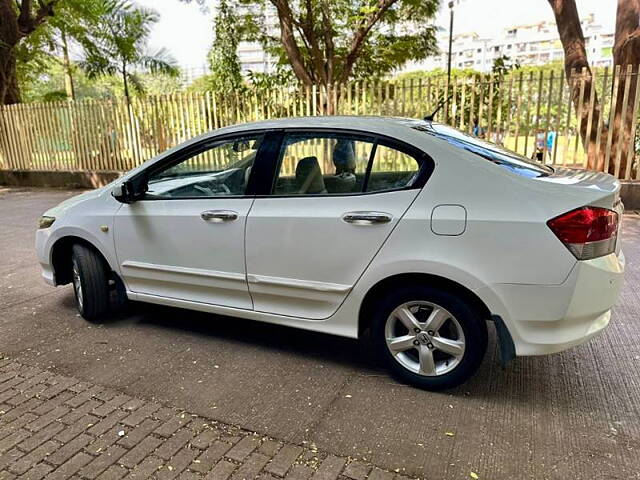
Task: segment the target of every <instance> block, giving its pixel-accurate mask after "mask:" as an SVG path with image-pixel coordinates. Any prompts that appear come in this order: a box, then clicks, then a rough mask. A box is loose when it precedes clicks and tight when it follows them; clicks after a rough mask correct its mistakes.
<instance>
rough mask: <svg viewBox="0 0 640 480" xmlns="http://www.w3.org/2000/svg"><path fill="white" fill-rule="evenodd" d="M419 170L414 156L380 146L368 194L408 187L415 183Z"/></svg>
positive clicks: (372, 168) (373, 166) (370, 177)
mask: <svg viewBox="0 0 640 480" xmlns="http://www.w3.org/2000/svg"><path fill="white" fill-rule="evenodd" d="M419 170H420V164H419V163H418V161H417V160H416V159H415V158H414V157H413V156H411V155H409V154H407V153H404V152H401V151H400V150H396V149H395V148H391V147H387V146H386V145H382V144H379V145H378V146H377V147H376V153H375V156H374V157H373V165H372V166H371V174H370V176H369V181H368V182H367V192H377V191H383V190H396V189H399V188H404V187H408V186H410V185H411V184H412V183H413V182H414V180H415V178H416V176H417V175H418V172H419Z"/></svg>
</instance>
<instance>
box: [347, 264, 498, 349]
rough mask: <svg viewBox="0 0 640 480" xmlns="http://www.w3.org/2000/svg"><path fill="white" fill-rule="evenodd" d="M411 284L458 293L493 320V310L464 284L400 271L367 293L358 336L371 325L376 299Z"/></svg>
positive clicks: (361, 312) (363, 301)
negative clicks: (389, 291)
mask: <svg viewBox="0 0 640 480" xmlns="http://www.w3.org/2000/svg"><path fill="white" fill-rule="evenodd" d="M409 284H414V285H415V284H421V285H428V286H431V287H437V288H442V289H446V290H447V291H450V292H454V293H457V294H458V295H460V296H461V297H462V298H463V299H465V300H466V301H467V302H469V304H470V305H471V306H472V307H473V308H474V309H476V310H477V311H478V312H480V314H481V315H482V318H484V319H485V320H491V310H490V309H489V307H488V306H487V305H486V303H485V302H484V301H482V299H480V297H479V296H478V295H476V294H475V293H474V292H473V291H472V290H470V289H469V288H467V287H465V286H464V285H462V284H460V283H458V282H456V281H454V280H450V279H448V278H445V277H442V276H440V275H433V274H428V273H420V272H415V273H400V274H396V275H391V276H389V277H386V278H384V279H382V280H380V281H378V282H377V283H376V284H374V285H373V286H372V287H371V288H370V289H369V290H368V291H367V293H366V294H365V296H364V298H363V300H362V302H361V304H360V312H359V315H358V337H359V338H362V337H363V335H364V333H365V332H366V331H367V330H368V328H369V326H370V325H371V317H372V315H371V310H372V308H373V307H374V306H375V303H376V300H377V299H378V298H380V297H381V296H382V295H383V294H384V292H385V291H388V290H390V289H394V288H398V287H400V286H405V285H409Z"/></svg>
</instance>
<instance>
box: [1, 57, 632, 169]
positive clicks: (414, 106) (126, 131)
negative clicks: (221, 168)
mask: <svg viewBox="0 0 640 480" xmlns="http://www.w3.org/2000/svg"><path fill="white" fill-rule="evenodd" d="M637 71H638V69H637V68H632V67H631V66H629V67H627V68H621V67H616V68H615V69H614V70H610V69H602V70H598V72H597V73H596V74H594V76H593V78H594V81H593V82H591V83H589V82H587V81H586V80H587V75H586V73H585V72H572V74H571V75H570V81H571V82H572V84H575V85H576V88H577V89H579V91H580V92H581V93H582V94H583V95H581V97H580V98H581V100H580V101H579V102H578V104H577V105H574V103H573V102H572V101H571V92H570V88H569V86H568V82H567V78H566V76H565V74H564V72H562V71H539V72H535V73H534V72H528V73H523V72H521V71H517V72H513V73H510V74H507V75H502V76H494V75H490V74H489V75H480V74H478V75H475V76H465V77H454V78H453V79H452V81H451V82H450V83H448V82H447V79H446V77H443V76H429V77H425V78H418V79H407V80H403V81H393V80H391V81H380V82H353V83H349V84H345V85H334V86H332V87H331V88H326V89H325V88H319V87H316V86H313V87H298V86H290V87H282V88H276V89H272V90H262V91H258V90H251V89H247V90H246V91H243V92H240V91H238V92H235V93H234V94H232V95H221V94H218V93H214V92H206V93H202V94H197V93H187V92H184V93H176V94H171V95H164V96H147V97H139V98H135V99H133V100H132V102H131V104H128V103H127V102H126V101H125V100H124V99H104V100H82V101H75V102H74V101H63V102H47V103H29V104H18V105H10V106H5V107H2V108H0V169H4V170H41V171H56V170H58V171H59V170H65V171H94V172H95V171H126V170H129V169H131V168H133V167H136V166H137V165H139V164H141V163H142V162H144V161H145V160H148V159H149V158H152V157H153V156H155V155H157V154H159V153H161V152H162V151H164V150H166V149H167V148H170V147H172V146H175V145H177V144H179V143H181V142H183V141H185V140H188V139H190V138H192V137H194V136H195V135H198V134H200V133H203V132H207V131H210V130H215V129H218V128H220V127H224V126H227V125H232V124H235V123H241V122H250V121H256V120H263V119H268V118H278V117H291V116H314V115H330V114H331V115H333V114H338V115H388V116H401V117H413V118H422V117H424V116H425V115H426V114H428V113H431V112H432V111H433V110H434V109H435V108H436V106H437V105H438V103H439V102H442V101H444V106H443V108H442V109H441V111H439V112H438V114H437V115H436V120H437V121H441V122H444V123H447V124H449V125H452V126H454V127H456V128H459V129H461V130H463V131H465V132H468V133H469V134H477V135H481V136H483V137H484V138H485V139H487V140H489V141H492V142H495V143H498V144H501V145H504V146H505V147H507V148H509V149H511V150H514V151H516V152H518V153H520V154H522V155H524V156H526V157H532V156H534V155H535V152H536V148H537V147H538V148H540V146H541V145H543V146H542V150H543V161H544V162H545V163H547V164H550V165H561V166H567V167H576V168H585V167H586V166H587V154H586V152H585V146H584V145H583V142H582V140H581V137H580V134H579V131H580V128H581V126H582V127H583V126H584V122H587V130H591V127H593V126H596V125H594V122H597V132H598V134H597V139H596V144H597V148H596V151H598V152H600V151H602V152H603V153H602V155H603V157H604V158H602V159H601V160H602V164H603V166H602V167H601V169H603V170H605V171H613V172H614V173H615V174H616V175H617V176H618V177H619V178H624V179H636V180H637V179H640V168H638V159H639V158H640V145H638V142H637V141H636V138H637V135H635V132H636V129H637V127H638V122H637V116H638V100H639V98H640V76H638V74H637ZM589 85H590V88H589ZM447 98H449V100H448V101H446V99H447ZM596 102H597V103H596ZM596 105H599V106H600V107H599V109H596V108H594V107H595V106H596ZM620 108H622V110H630V111H632V112H633V115H632V116H631V117H630V118H632V120H631V125H626V128H627V129H629V130H630V131H631V132H633V133H634V134H633V135H631V138H630V140H628V144H627V145H623V146H620V145H615V142H616V141H617V138H615V136H614V135H612V133H611V132H612V129H609V128H607V127H608V126H609V125H610V124H611V123H612V121H613V116H614V112H616V109H618V110H620ZM596 110H599V112H600V113H601V114H600V115H594V111H596ZM585 112H586V116H585V115H583V113H585Z"/></svg>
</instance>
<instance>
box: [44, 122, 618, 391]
mask: <svg viewBox="0 0 640 480" xmlns="http://www.w3.org/2000/svg"><path fill="white" fill-rule="evenodd" d="M619 192H620V184H619V182H618V181H617V180H616V179H615V178H613V177H612V176H610V175H607V174H604V173H594V172H587V171H580V170H568V169H562V168H557V169H554V168H551V167H548V166H544V165H541V164H538V163H534V162H532V161H529V160H527V159H526V158H524V157H521V156H519V155H517V154H515V153H513V152H510V151H507V150H504V149H501V148H499V147H497V146H495V145H493V144H490V143H487V142H484V141H482V140H480V139H478V138H475V137H472V136H469V135H467V134H465V133H462V132H460V131H458V130H455V129H453V128H451V127H448V126H445V125H442V124H438V123H435V122H430V121H423V120H413V119H404V118H382V117H314V118H292V119H282V120H272V121H265V122H258V123H251V124H245V125H237V126H232V127H227V128H222V129H219V130H216V131H214V132H211V133H207V134H205V135H202V136H200V137H198V138H195V139H193V140H191V141H189V142H187V143H185V144H182V145H179V146H178V147H175V148H173V149H171V150H169V151H167V152H165V153H163V154H161V155H159V156H158V157H156V158H154V159H152V160H149V161H148V162H146V163H145V164H144V165H142V166H141V167H139V168H137V169H135V170H133V171H131V172H128V173H127V174H126V175H124V176H123V177H122V178H121V179H119V180H117V181H116V182H114V183H112V184H110V185H107V186H105V187H103V188H100V189H97V190H94V191H91V192H88V193H85V194H83V195H79V196H77V197H74V198H72V199H69V200H67V201H65V202H63V203H61V204H60V205H58V206H57V207H55V208H52V209H51V210H49V211H47V212H46V213H45V214H44V216H43V217H42V218H41V219H40V225H39V227H40V228H39V229H38V231H37V235H36V246H37V252H38V257H39V261H40V264H41V266H42V269H43V277H44V279H45V280H46V281H47V282H48V283H50V284H51V285H64V284H68V283H73V286H74V290H75V297H76V301H77V306H78V310H79V311H80V313H81V315H82V316H83V317H84V318H86V319H87V320H91V321H94V320H98V319H100V318H104V316H105V315H108V313H109V311H110V310H112V309H113V303H114V302H116V301H117V303H121V302H122V300H125V299H130V300H135V301H141V302H150V303H157V304H162V305H170V306H174V307H182V308H189V309H194V310H201V311H206V312H211V313H216V314H222V315H225V316H224V317H212V320H213V319H216V318H217V319H224V320H225V321H229V317H244V318H248V319H253V320H260V321H264V322H270V323H275V324H280V325H287V326H291V327H297V328H303V329H307V330H315V331H319V332H325V333H330V334H335V335H341V336H345V337H352V338H360V337H363V336H364V335H365V334H366V336H367V337H369V338H370V340H371V345H372V348H375V350H376V353H377V355H379V356H380V357H381V358H383V359H384V360H385V362H386V364H387V365H388V367H389V368H390V370H391V372H392V373H394V374H395V375H396V376H397V377H398V378H400V379H401V380H403V381H406V382H408V383H410V384H413V385H416V386H419V387H422V388H426V389H430V390H438V389H443V388H450V387H453V386H455V385H459V384H460V383H462V382H464V381H465V380H466V379H468V378H469V377H470V376H471V375H473V373H474V372H475V371H476V369H477V368H478V366H479V365H480V363H481V361H482V359H483V356H484V354H485V351H486V349H487V328H488V324H493V325H494V326H495V328H496V331H497V338H498V348H499V351H500V357H501V361H502V362H503V363H506V362H507V361H509V360H511V359H512V358H513V357H514V356H516V355H541V354H549V353H554V352H559V351H561V350H564V349H566V348H569V347H572V346H575V345H579V344H581V343H584V342H585V341H587V340H589V339H590V338H592V337H593V336H595V335H596V334H598V333H599V332H601V331H602V330H603V329H604V328H605V327H606V326H607V324H608V323H609V320H610V318H611V308H612V306H613V305H614V303H615V302H616V299H617V297H618V294H619V292H620V288H621V284H622V281H623V271H624V256H623V254H622V252H621V251H620V238H619V226H620V220H621V214H622V204H621V202H620V198H619ZM118 300H119V301H118ZM488 322H489V323H488Z"/></svg>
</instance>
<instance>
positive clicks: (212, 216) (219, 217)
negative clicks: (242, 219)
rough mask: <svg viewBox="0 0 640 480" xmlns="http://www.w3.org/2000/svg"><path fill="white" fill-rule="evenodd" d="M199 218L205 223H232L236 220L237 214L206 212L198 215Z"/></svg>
mask: <svg viewBox="0 0 640 480" xmlns="http://www.w3.org/2000/svg"><path fill="white" fill-rule="evenodd" d="M200 218H202V220H204V221H205V222H208V221H211V222H214V223H222V222H233V221H234V220H237V219H238V212H234V211H233V210H206V211H204V212H202V213H201V214H200Z"/></svg>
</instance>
